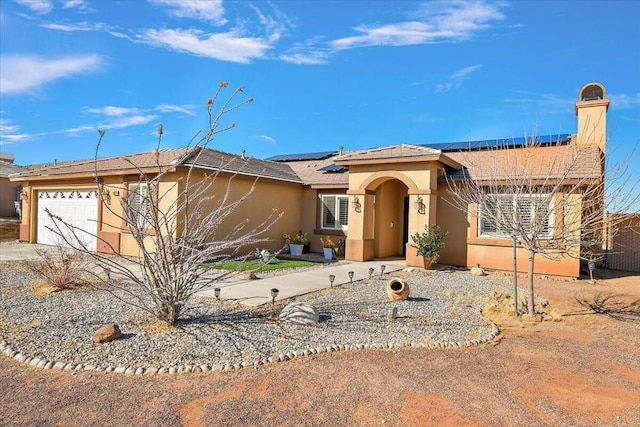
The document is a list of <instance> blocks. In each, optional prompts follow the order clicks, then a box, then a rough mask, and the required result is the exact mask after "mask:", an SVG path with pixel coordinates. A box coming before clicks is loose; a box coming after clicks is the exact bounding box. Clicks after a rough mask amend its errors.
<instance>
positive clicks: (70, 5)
mask: <svg viewBox="0 0 640 427" xmlns="http://www.w3.org/2000/svg"><path fill="white" fill-rule="evenodd" d="M62 8H63V9H78V10H79V11H81V12H95V9H93V8H92V7H91V6H89V3H87V1H86V0H64V1H63V2H62Z"/></svg>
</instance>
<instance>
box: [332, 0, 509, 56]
mask: <svg viewBox="0 0 640 427" xmlns="http://www.w3.org/2000/svg"><path fill="white" fill-rule="evenodd" d="M500 8H501V4H500V3H488V2H485V1H475V2H463V1H450V2H431V3H424V4H423V5H422V6H421V8H420V10H418V11H417V12H415V13H414V14H413V15H414V16H415V18H417V19H414V20H412V21H406V22H399V23H392V24H387V25H381V26H367V25H361V26H358V27H356V28H354V30H355V31H356V32H357V33H358V35H355V36H349V37H344V38H340V39H337V40H333V41H332V42H331V46H332V47H333V48H335V49H337V50H343V49H353V48H356V47H364V46H407V45H416V44H426V43H438V42H445V41H461V40H467V39H470V38H471V37H473V36H474V35H475V34H476V33H477V32H479V31H480V30H484V29H486V28H489V27H490V23H491V22H492V21H498V20H502V19H504V15H503V14H502V12H501V11H500Z"/></svg>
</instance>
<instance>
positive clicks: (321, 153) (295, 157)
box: [266, 151, 337, 162]
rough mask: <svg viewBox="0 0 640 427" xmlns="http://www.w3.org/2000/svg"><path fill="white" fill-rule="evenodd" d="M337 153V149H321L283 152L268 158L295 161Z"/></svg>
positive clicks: (274, 160) (273, 160) (316, 158)
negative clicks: (308, 151) (317, 150)
mask: <svg viewBox="0 0 640 427" xmlns="http://www.w3.org/2000/svg"><path fill="white" fill-rule="evenodd" d="M335 154H337V152H336V151H319V152H316V153H298V154H281V155H278V156H272V157H269V158H267V159H266V160H271V161H272V162H293V161H296V160H322V159H326V158H327V157H331V156H333V155H335Z"/></svg>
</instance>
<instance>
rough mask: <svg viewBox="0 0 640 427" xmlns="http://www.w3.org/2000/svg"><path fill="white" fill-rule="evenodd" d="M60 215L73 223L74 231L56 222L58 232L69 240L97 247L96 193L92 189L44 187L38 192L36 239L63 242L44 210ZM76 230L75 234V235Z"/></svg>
mask: <svg viewBox="0 0 640 427" xmlns="http://www.w3.org/2000/svg"><path fill="white" fill-rule="evenodd" d="M46 209H48V210H49V212H51V213H52V214H53V215H56V216H59V217H60V218H62V219H63V220H64V221H65V222H68V223H69V224H71V225H73V226H74V227H75V228H74V230H73V232H72V231H71V230H69V229H68V228H67V227H66V226H65V225H64V224H62V223H60V222H57V221H56V222H57V225H58V227H59V232H61V233H62V234H64V236H65V237H66V238H67V240H69V241H70V242H74V243H77V242H78V241H81V242H83V244H84V245H85V246H86V247H87V248H88V249H90V250H95V249H96V243H97V242H96V237H95V235H96V234H97V224H98V222H97V220H98V193H97V191H95V190H70V189H60V190H47V191H39V192H38V219H37V223H38V225H37V238H36V240H37V242H38V243H43V244H47V245H57V244H62V245H65V246H67V245H66V244H65V242H64V239H62V237H61V236H59V235H58V234H57V233H56V232H54V231H52V230H58V228H56V223H55V222H54V220H53V219H51V217H50V216H49V215H48V214H47V212H46ZM74 232H75V236H74Z"/></svg>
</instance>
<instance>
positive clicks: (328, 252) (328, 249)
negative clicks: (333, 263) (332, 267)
mask: <svg viewBox="0 0 640 427" xmlns="http://www.w3.org/2000/svg"><path fill="white" fill-rule="evenodd" d="M320 243H321V244H322V250H323V251H324V259H328V260H332V259H333V249H334V248H335V247H336V244H335V243H334V242H333V240H331V237H329V236H327V237H324V238H323V237H321V238H320Z"/></svg>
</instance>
